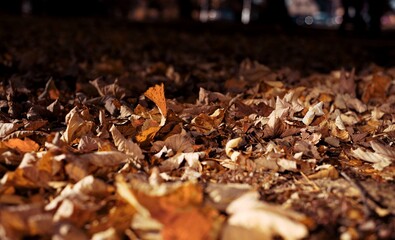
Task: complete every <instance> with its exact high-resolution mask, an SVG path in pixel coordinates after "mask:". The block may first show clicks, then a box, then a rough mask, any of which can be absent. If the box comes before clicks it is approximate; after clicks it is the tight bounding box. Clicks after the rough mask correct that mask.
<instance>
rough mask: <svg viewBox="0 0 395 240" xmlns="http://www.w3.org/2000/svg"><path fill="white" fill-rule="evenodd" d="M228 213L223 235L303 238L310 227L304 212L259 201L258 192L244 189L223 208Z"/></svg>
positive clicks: (260, 237) (252, 237)
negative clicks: (243, 192)
mask: <svg viewBox="0 0 395 240" xmlns="http://www.w3.org/2000/svg"><path fill="white" fill-rule="evenodd" d="M226 212H227V213H228V214H230V217H229V219H228V221H227V223H226V225H225V227H224V230H223V233H222V239H246V238H248V239H272V238H274V237H275V236H280V237H282V238H283V239H289V240H292V239H303V238H305V237H306V236H307V235H308V233H309V231H308V228H307V227H306V226H305V225H304V224H303V223H302V221H303V219H304V218H305V217H304V216H303V215H300V214H297V213H295V212H292V211H289V210H285V209H282V208H280V207H278V206H273V205H269V204H267V203H264V202H262V201H259V194H258V193H257V192H249V193H245V194H244V195H242V196H241V197H239V198H237V199H236V200H234V201H233V202H232V203H231V204H230V205H229V206H228V207H227V209H226Z"/></svg>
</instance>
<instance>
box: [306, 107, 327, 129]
mask: <svg viewBox="0 0 395 240" xmlns="http://www.w3.org/2000/svg"><path fill="white" fill-rule="evenodd" d="M323 106H324V103H323V102H319V103H317V104H315V105H314V106H312V107H310V108H309V111H307V113H306V115H305V116H304V117H303V120H302V122H303V123H304V124H306V125H310V124H311V123H312V122H313V120H314V118H315V117H316V116H322V115H324V111H323V110H322V107H323Z"/></svg>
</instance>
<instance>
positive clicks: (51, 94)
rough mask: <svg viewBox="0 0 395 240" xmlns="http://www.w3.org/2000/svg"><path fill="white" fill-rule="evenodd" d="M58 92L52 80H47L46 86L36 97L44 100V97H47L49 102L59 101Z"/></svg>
mask: <svg viewBox="0 0 395 240" xmlns="http://www.w3.org/2000/svg"><path fill="white" fill-rule="evenodd" d="M59 96H60V92H59V90H58V89H57V88H56V85H55V82H54V81H53V79H52V78H51V79H49V80H48V82H47V84H46V85H45V89H44V92H43V93H42V94H41V95H40V96H39V97H38V99H44V98H45V97H48V98H49V99H51V100H56V99H59Z"/></svg>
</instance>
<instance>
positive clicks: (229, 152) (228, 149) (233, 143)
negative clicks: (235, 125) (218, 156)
mask: <svg viewBox="0 0 395 240" xmlns="http://www.w3.org/2000/svg"><path fill="white" fill-rule="evenodd" d="M241 140H242V138H240V137H238V138H234V139H231V140H229V141H228V142H227V143H226V146H225V153H226V155H227V156H228V157H232V154H233V153H234V152H235V151H234V150H233V149H234V148H237V147H238V146H239V143H240V142H241Z"/></svg>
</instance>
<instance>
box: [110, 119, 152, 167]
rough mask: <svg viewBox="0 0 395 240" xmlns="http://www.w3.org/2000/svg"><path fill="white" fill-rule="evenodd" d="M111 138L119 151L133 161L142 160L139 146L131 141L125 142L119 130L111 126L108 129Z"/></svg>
mask: <svg viewBox="0 0 395 240" xmlns="http://www.w3.org/2000/svg"><path fill="white" fill-rule="evenodd" d="M110 132H111V135H112V138H113V139H114V144H115V146H116V147H117V148H118V150H119V151H121V152H124V153H126V154H127V155H130V156H131V157H132V158H133V159H135V160H141V159H144V155H143V152H142V151H141V149H140V147H139V145H137V144H136V143H134V142H133V141H132V140H131V139H129V140H127V139H126V138H125V137H124V136H123V135H122V134H121V133H120V132H119V130H118V129H117V128H116V127H115V125H113V126H112V127H111V128H110Z"/></svg>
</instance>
